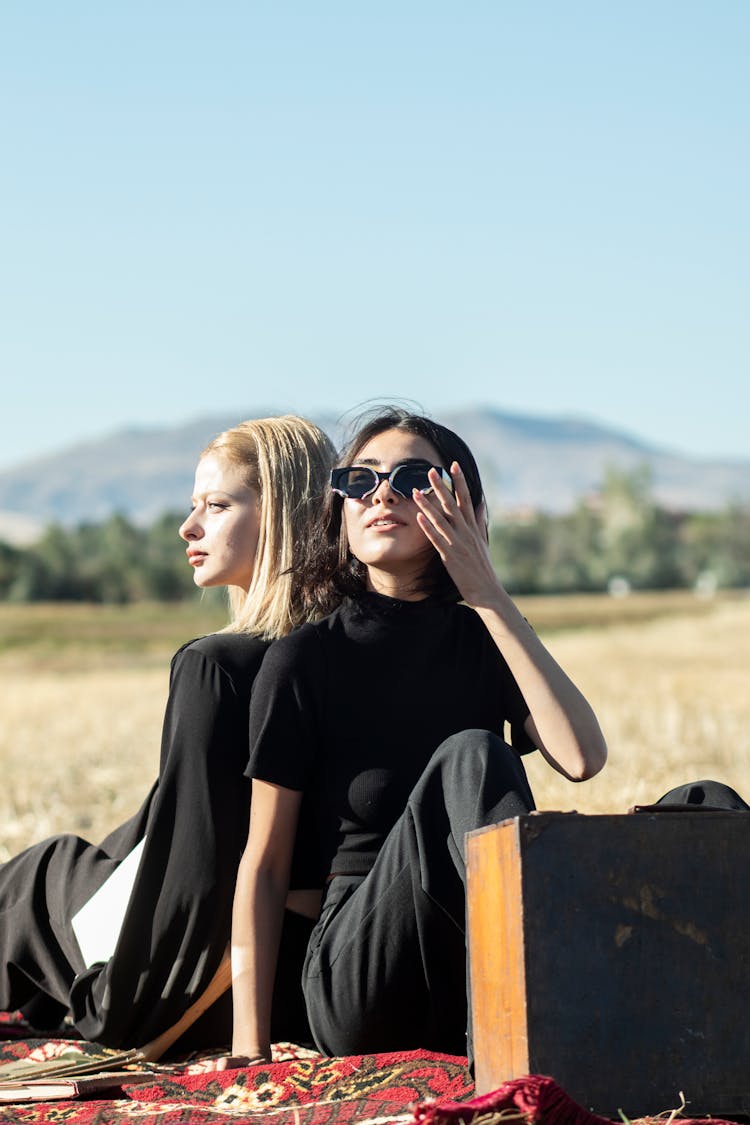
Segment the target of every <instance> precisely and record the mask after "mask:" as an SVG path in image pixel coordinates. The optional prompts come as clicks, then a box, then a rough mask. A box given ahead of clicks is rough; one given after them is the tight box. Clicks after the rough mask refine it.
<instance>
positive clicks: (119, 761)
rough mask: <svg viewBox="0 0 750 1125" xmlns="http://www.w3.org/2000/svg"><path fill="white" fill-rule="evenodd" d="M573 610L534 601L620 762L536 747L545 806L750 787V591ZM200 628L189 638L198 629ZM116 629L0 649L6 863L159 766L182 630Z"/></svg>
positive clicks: (531, 767) (137, 785)
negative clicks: (555, 764) (128, 645)
mask: <svg viewBox="0 0 750 1125" xmlns="http://www.w3.org/2000/svg"><path fill="white" fill-rule="evenodd" d="M572 605H573V603H566V605H564V606H563V607H562V610H564V612H563V613H562V619H561V620H562V627H560V621H558V620H557V617H556V612H557V610H556V608H555V607H553V606H552V605H551V603H543V602H541V601H540V602H534V601H529V602H528V603H527V604H526V605H524V607H523V608H524V610H525V612H527V614H528V616H529V618H530V620H532V622H533V623H535V624H537V627H538V630H539V632H540V634H541V635H542V636H544V638H545V640H546V641H547V643H548V645H549V647H550V649H551V651H552V653H553V655H554V656H555V657H556V658H557V659H558V660H559V661H560V663H561V664H562V665H563V666H564V667H565V668H566V670H568V671H569V673H570V674H571V675H572V677H573V678H574V680H575V681H576V682H577V683H578V684H579V686H580V687H581V688H582V690H583V691H584V693H585V694H586V695H587V696H588V698H589V700H590V701H591V703H592V704H593V706H594V708H595V710H596V712H597V714H598V716H599V719H600V722H601V724H602V727H603V729H604V732H605V735H606V737H607V741H608V743H609V748H610V759H609V762H608V764H607V767H606V769H605V770H604V771H603V772H602V773H601V774H600V775H599V776H598V777H596V778H594V779H593V780H591V781H589V782H586V783H585V784H582V785H573V784H571V783H570V782H568V781H566V780H565V779H564V778H562V777H560V776H559V775H557V774H556V773H554V771H552V770H551V769H550V768H549V766H547V764H546V763H545V762H544V761H542V760H541V758H540V755H538V754H534V755H530V756H529V757H527V758H526V765H527V768H528V772H529V776H530V779H531V784H532V788H533V790H534V793H535V796H536V799H537V805H538V807H540V808H546V809H563V810H569V809H577V810H578V811H579V812H582V813H610V812H624V811H626V810H627V809H628V808H629V807H630V806H631V805H633V804H648V803H650V802H652V801H654V800H656V799H657V798H658V797H659V796H661V794H662V793H663V792H665V791H666V790H667V789H669V788H671V787H672V786H674V785H677V784H680V783H682V782H685V781H689V780H696V779H698V778H701V777H714V778H716V779H718V780H721V781H725V782H728V783H729V784H730V785H733V786H734V787H735V788H736V789H738V790H739V791H740V792H741V793H743V795H746V794H748V793H750V776H749V775H748V764H749V763H750V691H749V690H748V686H749V685H750V599H747V598H739V599H731V600H727V601H722V600H717V601H716V602H715V603H712V604H711V605H709V606H705V605H700V606H699V605H698V604H697V603H696V604H695V605H693V603H691V602H690V601H689V600H686V601H685V605H684V609H683V607H682V605H679V606H676V607H673V610H672V611H670V612H669V613H666V614H663V615H662V614H656V615H652V616H649V615H648V614H647V613H646V612H645V611H644V612H643V613H641V612H640V611H639V612H636V610H635V608H634V609H633V610H631V611H625V610H624V609H623V610H621V611H619V612H618V613H617V614H614V613H613V612H612V611H611V608H610V607H609V606H607V605H604V603H602V606H603V608H604V609H605V610H606V613H600V612H599V611H597V614H596V615H594V616H595V617H596V623H595V624H590V625H583V626H581V627H576V628H572V627H566V626H565V613H569V612H570V609H571V606H572ZM553 609H554V612H553ZM14 612H15V613H16V614H17V613H18V612H19V610H18V608H16V609H15V610H14ZM75 612H76V613H78V614H80V615H85V614H86V610H85V608H82V607H77V609H76V611H75ZM90 614H92V615H94V616H95V611H94V610H91V611H90ZM630 618H632V619H630ZM61 620H66V621H67V618H66V616H65V614H64V613H61ZM0 621H2V612H0ZM553 621H554V622H557V624H555V625H554V627H553V626H552V625H551V624H550V623H551V622H553ZM193 624H194V623H193V622H192V621H191V622H186V623H185V631H184V633H183V636H186V637H187V636H190V635H195V632H194V631H193V629H192V628H191V626H193ZM179 625H180V622H179V620H178V619H177V618H175V620H174V622H173V624H172V626H171V631H172V632H176V631H178V630H179ZM46 627H47V628H51V626H50V625H49V623H47V625H46ZM129 627H130V628H132V622H131V625H130V626H129ZM113 629H114V627H113V625H112V623H111V622H110V621H109V620H108V621H107V645H106V653H107V655H106V659H105V654H104V648H102V652H101V653H100V652H99V650H98V649H97V648H96V644H95V642H90V643H88V645H87V648H86V651H85V652H80V651H79V650H77V649H76V647H75V646H73V647H72V648H71V647H70V646H68V647H66V648H65V649H64V651H63V648H62V647H61V648H60V649H59V650H55V648H54V644H52V654H51V653H50V646H49V645H46V646H45V647H44V648H43V650H39V649H38V646H37V648H35V647H34V646H31V647H24V646H23V645H20V644H19V645H18V646H16V647H15V648H13V649H6V651H5V652H3V653H0V708H1V709H2V723H1V724H0V761H2V764H3V784H2V789H1V790H0V859H3V858H7V857H8V856H9V855H12V854H14V853H15V852H17V851H19V850H20V849H21V848H23V847H25V846H26V845H27V844H29V843H32V842H33V841H35V840H38V839H41V838H43V837H44V836H46V835H49V834H51V833H54V832H58V831H74V832H76V833H78V834H81V835H84V836H85V837H86V838H88V839H91V840H96V839H99V838H101V837H102V836H104V835H105V834H106V833H107V832H108V831H109V830H110V829H111V828H113V827H114V826H115V825H116V824H119V823H120V822H122V821H123V820H124V819H125V818H126V817H127V816H129V815H130V814H131V813H132V812H134V811H135V810H136V809H137V808H138V807H139V805H140V804H141V802H142V800H143V798H144V797H145V795H146V793H147V792H148V790H149V788H150V786H151V784H152V782H153V780H154V779H155V777H156V771H157V767H158V759H159V738H160V729H161V720H162V714H163V710H164V704H165V701H166V695H167V685H168V662H169V656H170V647H169V646H168V644H167V642H168V641H169V644H170V645H172V637H171V635H170V636H169V637H168V638H167V637H164V638H163V640H162V642H161V645H162V646H163V651H162V647H159V648H158V649H157V650H154V648H153V646H151V647H148V650H147V652H146V650H145V649H144V650H138V651H135V652H130V653H129V654H128V655H127V657H126V658H125V657H123V658H122V659H119V658H113V657H112V650H113V649H114V650H115V651H116V649H117V637H116V635H113ZM172 647H176V646H175V645H172ZM40 652H41V653H42V655H40Z"/></svg>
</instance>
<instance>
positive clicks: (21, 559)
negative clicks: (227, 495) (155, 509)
mask: <svg viewBox="0 0 750 1125" xmlns="http://www.w3.org/2000/svg"><path fill="white" fill-rule="evenodd" d="M183 519H184V513H182V515H177V514H176V513H174V512H172V513H167V514H165V515H163V516H161V517H160V518H159V519H157V520H156V521H155V522H154V523H153V524H151V526H150V527H139V526H136V525H135V524H133V523H131V521H130V520H128V519H126V518H125V516H122V515H114V516H111V517H110V518H109V519H108V520H106V522H104V523H101V524H90V523H84V524H80V525H79V526H78V527H76V528H72V529H66V528H63V527H61V526H60V525H59V524H51V525H50V526H49V527H48V528H47V530H46V531H45V533H44V535H43V536H42V537H41V539H39V540H38V541H37V542H35V543H34V544H32V545H31V546H28V547H11V546H9V545H8V544H6V543H0V600H3V601H13V602H34V601H63V602H65V601H88V602H107V603H115V604H126V603H128V602H135V601H143V600H150V601H151V600H153V601H179V600H181V599H183V598H186V597H189V596H191V595H192V594H193V592H194V590H195V587H194V585H193V572H192V571H191V569H190V567H189V566H188V565H187V562H186V560H185V544H184V543H183V542H182V541H181V540H180V539H179V538H178V536H177V528H178V527H179V525H180V523H181V522H182V520H183Z"/></svg>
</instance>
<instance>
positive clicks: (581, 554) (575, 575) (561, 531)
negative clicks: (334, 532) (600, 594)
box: [490, 467, 750, 594]
mask: <svg viewBox="0 0 750 1125" xmlns="http://www.w3.org/2000/svg"><path fill="white" fill-rule="evenodd" d="M490 549H491V552H492V559H493V563H494V565H495V567H496V569H497V572H498V574H499V575H500V576H501V578H502V581H503V582H504V584H505V585H506V587H507V588H508V590H510V591H511V592H512V593H516V594H521V593H523V594H542V593H573V592H586V591H602V590H607V589H610V590H613V591H617V590H623V591H625V590H627V589H633V590H665V589H685V588H692V587H696V586H697V587H699V588H703V589H704V590H706V591H707V592H710V591H711V590H712V589H718V588H722V589H736V588H740V587H744V586H748V585H750V506H747V505H741V504H728V505H727V506H726V507H725V508H724V509H723V510H720V511H715V512H697V511H696V512H674V511H671V510H669V509H666V508H664V507H661V506H659V505H658V504H657V503H656V502H655V501H654V498H653V493H652V482H651V474H650V471H649V469H648V468H647V467H643V468H640V469H637V470H634V471H632V472H621V471H619V470H615V469H611V470H609V471H608V472H607V474H606V476H605V480H604V483H603V485H602V488H601V491H600V492H599V493H598V494H597V495H596V496H595V497H593V498H587V499H586V500H582V501H580V502H579V503H578V504H577V505H576V507H575V509H574V510H573V511H571V512H569V513H566V514H564V515H558V516H553V515H548V514H544V513H534V514H531V515H530V516H528V517H527V518H519V517H514V518H508V519H505V520H503V521H500V522H498V523H495V524H493V526H492V527H491V529H490Z"/></svg>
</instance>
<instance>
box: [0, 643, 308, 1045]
mask: <svg viewBox="0 0 750 1125" xmlns="http://www.w3.org/2000/svg"><path fill="white" fill-rule="evenodd" d="M266 648H267V644H266V643H265V642H263V641H260V640H258V639H257V638H255V637H251V636H247V635H245V634H238V633H218V634H213V635H211V636H208V637H202V638H200V639H198V640H195V641H192V642H191V643H189V644H187V645H185V646H183V647H182V648H181V649H179V651H178V652H177V653H176V654H175V656H174V658H173V660H172V667H171V675H170V688H169V700H168V704H167V709H166V715H165V719H164V727H163V734H162V747H161V761H160V769H159V778H158V780H157V781H156V783H155V784H154V786H153V788H152V789H151V792H150V793H149V795H148V797H147V798H146V800H145V802H144V804H143V806H142V808H141V809H140V811H139V812H138V813H136V815H135V816H133V817H132V818H131V819H130V820H129V821H127V822H126V823H125V824H123V825H121V826H120V827H119V828H117V829H116V830H115V831H114V832H112V833H111V834H110V835H109V836H107V838H106V839H105V840H102V842H101V843H100V844H98V845H95V844H91V843H89V842H88V841H86V840H83V839H81V838H80V837H77V836H72V835H62V836H55V837H52V838H51V839H48V840H45V841H43V842H41V843H39V844H36V845H34V846H32V847H31V848H28V849H27V850H26V851H24V852H22V853H21V854H20V855H18V856H16V857H14V858H13V859H11V860H9V861H8V862H7V863H5V864H3V865H2V867H0V1006H1V1007H3V1008H4V1009H6V1010H15V1009H17V1008H20V1009H21V1010H22V1011H23V1012H24V1014H25V1015H26V1017H27V1019H28V1020H29V1022H31V1023H32V1025H33V1026H34V1027H37V1028H40V1029H42V1028H43V1029H45V1030H51V1029H56V1028H58V1027H60V1026H61V1025H62V1023H63V1021H65V1024H66V1025H67V1027H68V1028H69V1029H70V1030H72V1029H76V1030H77V1031H78V1032H79V1033H80V1034H81V1035H82V1036H83V1037H84V1038H86V1039H90V1040H95V1041H98V1042H101V1043H106V1044H109V1045H112V1046H132V1045H138V1044H143V1043H146V1042H148V1041H149V1040H150V1039H152V1038H154V1037H155V1036H157V1035H158V1034H160V1033H161V1032H162V1031H164V1030H165V1029H166V1028H168V1027H170V1026H171V1025H172V1024H173V1023H174V1022H175V1021H176V1020H177V1019H179V1017H180V1016H181V1015H182V1014H183V1012H184V1011H185V1010H186V1009H187V1008H188V1007H189V1006H190V1004H191V1003H192V1002H193V1001H194V1000H195V999H197V997H198V996H199V995H200V994H201V993H202V992H203V990H204V989H205V988H206V986H207V984H208V983H209V981H210V979H211V977H212V976H213V974H214V973H215V971H216V969H217V967H218V965H219V962H220V960H221V957H222V953H223V952H224V950H225V948H226V946H227V943H228V941H229V935H230V929H231V911H232V899H233V894H234V884H235V876H236V872H237V866H238V863H239V859H240V856H241V853H242V849H243V848H244V845H245V842H246V839H247V829H248V817H249V808H250V785H249V782H248V781H247V779H246V778H245V777H244V776H243V771H244V769H245V768H246V765H247V759H248V708H249V701H250V689H251V686H252V683H253V680H254V679H255V675H256V673H257V671H258V669H259V667H260V664H261V661H262V659H263V655H264V652H265V650H266ZM144 836H145V837H146V843H145V846H144V850H143V855H142V859H141V862H140V866H139V868H138V874H137V876H136V881H135V884H134V887H133V891H132V895H131V898H130V901H129V903H128V907H127V910H126V913H125V918H124V921H123V925H122V928H121V930H120V934H119V937H118V940H117V946H116V948H115V952H114V955H113V956H112V957H111V959H110V960H109V961H107V962H106V963H98V964H95V965H93V966H90V967H87V966H86V965H85V964H84V961H83V956H82V954H81V951H80V948H79V946H78V942H77V940H76V937H75V935H74V933H73V930H72V927H71V917H72V916H73V915H74V914H75V913H76V911H77V910H78V909H79V908H80V907H81V906H82V905H83V904H84V903H85V902H86V901H87V900H88V899H89V898H90V897H91V895H92V894H93V893H94V891H96V890H97V889H98V888H99V887H100V886H101V885H102V883H103V882H104V881H105V879H107V877H108V876H109V875H110V874H111V873H112V872H113V870H114V869H115V868H116V867H117V865H118V864H119V863H120V861H121V860H122V859H123V858H124V857H125V856H126V855H127V854H128V853H129V852H130V851H131V850H132V849H133V847H134V846H135V845H136V844H137V843H138V841H139V840H141V839H142V838H143V837H144ZM289 1037H291V1036H289ZM230 1039H231V996H229V995H228V996H227V997H226V998H225V999H224V1001H223V1002H220V1003H219V1004H217V1005H214V1008H213V1009H211V1010H210V1012H209V1013H208V1014H207V1016H206V1017H204V1018H203V1019H202V1020H201V1021H199V1023H198V1024H196V1025H195V1027H194V1029H193V1034H192V1036H190V1037H189V1045H191V1046H197V1045H206V1044H209V1043H225V1042H228V1041H229V1040H230ZM181 1045H182V1046H185V1045H187V1044H186V1042H185V1041H184V1040H183V1041H182V1042H181Z"/></svg>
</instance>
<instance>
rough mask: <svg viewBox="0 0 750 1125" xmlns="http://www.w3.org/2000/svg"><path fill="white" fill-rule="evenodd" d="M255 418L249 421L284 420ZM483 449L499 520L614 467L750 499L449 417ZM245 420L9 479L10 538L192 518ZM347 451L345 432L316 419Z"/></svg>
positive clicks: (608, 442)
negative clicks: (207, 454)
mask: <svg viewBox="0 0 750 1125" xmlns="http://www.w3.org/2000/svg"><path fill="white" fill-rule="evenodd" d="M273 413H275V411H273V410H270V409H264V410H250V411H248V412H247V415H246V416H247V417H261V416H265V415H268V414H273ZM440 420H441V421H443V422H445V423H446V425H448V426H451V427H452V428H453V429H455V430H456V431H457V432H458V433H460V434H461V436H462V437H463V438H465V439H466V441H467V442H468V444H469V446H470V447H471V448H472V450H473V451H474V453H475V455H476V458H477V461H478V462H479V466H480V469H481V471H482V475H483V478H484V483H485V488H486V490H487V496H488V500H489V503H490V510H491V512H492V513H493V514H494V515H496V516H497V515H499V514H501V513H502V512H507V511H515V510H518V509H521V508H537V509H543V510H545V511H548V512H561V511H565V510H567V509H570V508H571V507H572V506H573V505H574V504H575V503H576V501H577V500H578V499H580V498H581V497H583V496H585V495H587V494H590V493H591V492H593V491H595V490H596V489H597V487H598V486H599V485H600V484H601V482H602V480H603V477H604V473H605V472H606V469H607V467H608V466H616V467H618V468H620V469H623V470H630V469H634V468H636V467H637V466H639V465H643V464H644V463H645V464H648V465H649V466H650V468H651V471H652V475H653V484H654V495H655V497H656V499H657V500H658V501H659V502H660V503H662V504H664V505H665V506H668V507H671V508H676V509H706V510H710V509H716V508H720V507H722V506H724V505H725V504H726V503H727V502H729V501H732V500H734V501H739V502H742V503H747V502H749V501H750V460H747V461H745V460H742V461H738V460H727V461H716V460H712V461H707V460H703V459H699V458H697V457H687V456H680V455H678V454H675V453H672V452H670V451H669V450H666V449H661V448H656V447H654V446H650V445H647V444H645V443H644V442H642V441H639V440H638V439H637V438H635V437H633V436H631V435H628V434H625V433H620V432H618V431H616V430H613V429H608V428H607V427H605V426H600V425H597V424H596V423H593V422H587V421H584V420H581V419H576V418H566V417H559V418H550V417H540V416H534V415H523V414H510V413H506V412H503V411H500V410H491V409H483V408H481V407H477V408H472V409H467V410H461V411H454V412H452V413H451V412H448V413H445V414H441V415H440ZM236 421H237V416H236V415H233V416H232V417H223V416H217V417H203V418H198V419H195V420H194V421H192V422H190V423H188V424H185V425H180V426H174V427H171V428H160V429H156V428H153V429H151V428H137V429H135V428H130V429H124V430H119V431H117V432H116V433H113V434H110V435H107V436H105V437H102V438H100V439H98V440H96V441H90V442H86V443H82V444H78V445H73V446H71V447H70V448H69V449H64V450H62V451H60V452H58V453H55V454H52V455H50V456H48V457H43V458H40V459H38V460H34V461H30V462H27V463H26V464H23V465H20V466H19V467H18V468H15V469H10V470H6V471H5V472H2V473H0V539H3V538H4V539H6V540H9V541H14V540H15V541H29V540H30V538H32V537H33V535H34V534H35V533H37V532H38V531H39V529H41V528H42V527H43V526H44V525H45V524H46V523H49V522H51V521H57V522H59V523H62V524H65V525H74V524H77V523H80V522H83V521H86V522H92V523H98V522H100V521H101V520H104V519H106V518H107V517H108V516H109V515H111V514H112V513H113V512H121V513H123V514H124V515H127V516H128V517H130V518H132V519H135V520H137V521H138V522H140V523H148V522H150V521H151V520H153V519H154V518H155V517H156V516H158V515H160V514H161V513H162V512H164V511H167V510H171V511H186V510H187V504H188V498H189V496H190V493H191V491H192V484H193V474H194V470H195V462H196V459H197V456H198V454H199V453H200V451H201V450H202V449H203V448H204V446H205V445H206V444H207V443H208V442H209V441H210V440H211V439H212V438H213V437H214V436H215V435H216V434H217V433H220V432H221V431H222V430H225V429H227V428H228V427H229V426H231V425H234V423H235V422H236ZM315 421H316V422H318V424H319V425H321V426H322V427H323V428H324V429H325V430H326V431H327V432H328V433H329V434H330V435H331V437H332V438H333V440H334V442H335V443H336V444H337V445H338V444H340V442H341V441H342V439H343V434H342V430H341V426H340V425H339V423H338V422H337V420H336V419H335V418H334V417H333V416H330V415H319V416H317V417H315Z"/></svg>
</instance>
